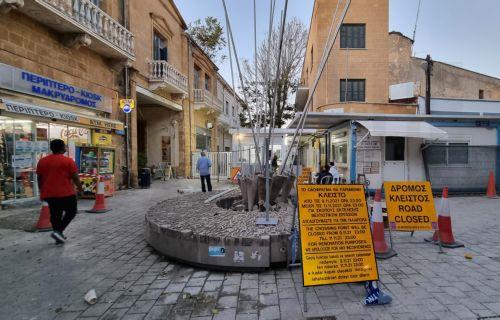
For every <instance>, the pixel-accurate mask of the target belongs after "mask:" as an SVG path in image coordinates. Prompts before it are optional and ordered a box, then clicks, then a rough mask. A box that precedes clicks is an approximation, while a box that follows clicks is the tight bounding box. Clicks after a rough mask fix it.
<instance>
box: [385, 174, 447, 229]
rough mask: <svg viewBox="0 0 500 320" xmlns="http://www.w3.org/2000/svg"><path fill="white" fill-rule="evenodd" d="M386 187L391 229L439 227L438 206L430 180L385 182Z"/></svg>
mask: <svg viewBox="0 0 500 320" xmlns="http://www.w3.org/2000/svg"><path fill="white" fill-rule="evenodd" d="M384 189H385V202H386V204H387V214H388V216H389V226H390V228H391V229H393V230H401V231H410V230H411V231H413V230H435V229H437V217H436V208H435V207H434V199H433V197H432V190H431V184H430V183H429V182H428V181H399V182H385V183H384Z"/></svg>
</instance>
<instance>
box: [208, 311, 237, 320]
mask: <svg viewBox="0 0 500 320" xmlns="http://www.w3.org/2000/svg"><path fill="white" fill-rule="evenodd" d="M212 319H213V320H235V319H236V308H229V309H222V310H220V311H219V312H218V313H217V314H215V315H214V316H213V318H212Z"/></svg>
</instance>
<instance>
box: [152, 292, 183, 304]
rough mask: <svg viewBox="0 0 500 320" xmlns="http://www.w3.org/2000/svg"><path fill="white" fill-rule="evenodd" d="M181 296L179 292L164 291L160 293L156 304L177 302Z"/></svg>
mask: <svg viewBox="0 0 500 320" xmlns="http://www.w3.org/2000/svg"><path fill="white" fill-rule="evenodd" d="M179 296H180V293H179V292H170V293H164V294H162V295H160V297H159V298H158V301H157V302H156V304H175V303H176V302H177V299H179Z"/></svg>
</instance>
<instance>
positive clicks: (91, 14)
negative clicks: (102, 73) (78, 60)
mask: <svg viewBox="0 0 500 320" xmlns="http://www.w3.org/2000/svg"><path fill="white" fill-rule="evenodd" d="M24 3H25V5H24V7H23V8H21V9H20V10H21V11H23V12H24V13H26V14H28V15H29V16H31V17H32V18H33V19H35V20H38V21H40V22H42V23H44V24H46V25H47V26H49V27H50V28H52V29H54V30H56V31H57V32H60V33H63V34H69V35H81V34H87V35H89V36H90V37H91V38H90V40H91V41H82V43H81V45H87V46H89V48H90V49H93V50H95V51H96V52H98V53H100V54H102V55H105V56H107V57H111V58H127V59H132V60H133V58H134V36H133V34H132V33H131V32H130V31H129V30H127V29H126V28H125V27H123V26H122V25H121V24H120V23H118V21H116V20H114V19H113V18H112V17H111V16H109V15H108V14H106V12H104V11H103V10H101V9H100V8H99V7H98V6H96V5H95V4H94V3H92V1H90V0H25V1H24ZM42 9H43V10H42Z"/></svg>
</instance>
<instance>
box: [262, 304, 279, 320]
mask: <svg viewBox="0 0 500 320" xmlns="http://www.w3.org/2000/svg"><path fill="white" fill-rule="evenodd" d="M259 319H260V320H279V319H281V316H280V308H279V306H267V307H264V308H262V309H260V311H259Z"/></svg>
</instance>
